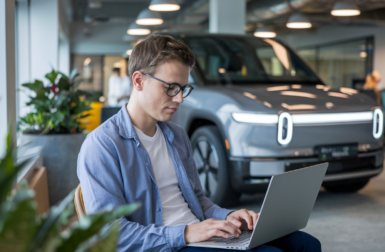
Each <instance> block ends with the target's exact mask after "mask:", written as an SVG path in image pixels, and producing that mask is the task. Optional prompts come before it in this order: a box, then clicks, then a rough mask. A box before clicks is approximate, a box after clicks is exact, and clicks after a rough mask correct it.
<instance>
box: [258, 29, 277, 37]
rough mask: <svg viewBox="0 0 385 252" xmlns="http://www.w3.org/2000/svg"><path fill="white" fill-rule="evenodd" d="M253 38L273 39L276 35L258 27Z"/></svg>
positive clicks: (271, 31) (269, 30)
mask: <svg viewBox="0 0 385 252" xmlns="http://www.w3.org/2000/svg"><path fill="white" fill-rule="evenodd" d="M254 36H256V37H259V38H274V37H275V36H277V33H275V32H274V31H273V30H271V29H269V28H267V27H259V28H257V29H256V30H255V32H254Z"/></svg>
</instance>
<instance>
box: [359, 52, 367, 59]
mask: <svg viewBox="0 0 385 252" xmlns="http://www.w3.org/2000/svg"><path fill="white" fill-rule="evenodd" d="M366 56H368V54H367V53H366V52H360V57H361V58H366Z"/></svg>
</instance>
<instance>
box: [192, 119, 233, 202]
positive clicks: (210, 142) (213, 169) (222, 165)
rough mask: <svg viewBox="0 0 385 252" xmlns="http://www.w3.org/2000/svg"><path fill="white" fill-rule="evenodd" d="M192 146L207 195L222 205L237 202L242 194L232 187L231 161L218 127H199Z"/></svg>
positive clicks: (193, 137)
mask: <svg viewBox="0 0 385 252" xmlns="http://www.w3.org/2000/svg"><path fill="white" fill-rule="evenodd" d="M191 146H192V150H193V158H194V161H195V165H196V168H197V169H198V174H199V179H200V182H201V185H202V188H203V191H204V193H205V195H206V197H208V198H209V199H210V200H211V201H213V202H214V203H216V204H218V205H220V206H221V207H227V206H232V205H234V204H236V203H237V201H238V199H239V196H240V195H239V194H237V193H235V192H234V191H233V189H232V187H231V181H230V175H229V162H228V158H227V154H226V151H225V147H224V144H223V140H222V138H221V136H220V134H219V131H218V129H217V127H215V126H204V127H201V128H198V129H197V130H196V131H195V132H194V134H193V135H192V137H191Z"/></svg>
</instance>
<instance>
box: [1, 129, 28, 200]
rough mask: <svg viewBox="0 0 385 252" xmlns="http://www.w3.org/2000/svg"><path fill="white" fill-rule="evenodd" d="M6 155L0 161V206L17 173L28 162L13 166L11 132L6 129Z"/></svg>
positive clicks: (13, 155) (13, 156)
mask: <svg viewBox="0 0 385 252" xmlns="http://www.w3.org/2000/svg"><path fill="white" fill-rule="evenodd" d="M6 144H7V148H6V153H5V156H4V157H3V158H2V159H0V204H1V203H2V202H3V201H4V200H5V199H6V197H7V196H8V195H9V193H10V191H11V188H12V184H13V182H14V180H15V179H16V176H17V173H18V172H19V171H20V170H21V169H22V168H23V167H24V165H25V164H26V163H27V162H28V161H29V159H27V160H25V161H24V162H22V163H21V164H18V165H16V164H15V162H16V161H15V154H14V152H15V151H14V148H13V146H14V145H13V141H12V135H11V130H10V128H8V134H7V138H6Z"/></svg>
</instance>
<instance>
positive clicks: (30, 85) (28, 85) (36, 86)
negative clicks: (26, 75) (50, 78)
mask: <svg viewBox="0 0 385 252" xmlns="http://www.w3.org/2000/svg"><path fill="white" fill-rule="evenodd" d="M22 86H23V87H26V88H29V89H31V90H32V91H35V92H36V91H38V90H41V89H44V84H43V82H42V81H40V80H35V82H34V83H24V84H22Z"/></svg>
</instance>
